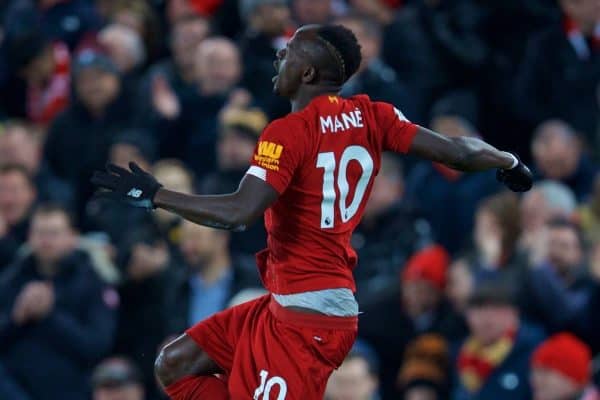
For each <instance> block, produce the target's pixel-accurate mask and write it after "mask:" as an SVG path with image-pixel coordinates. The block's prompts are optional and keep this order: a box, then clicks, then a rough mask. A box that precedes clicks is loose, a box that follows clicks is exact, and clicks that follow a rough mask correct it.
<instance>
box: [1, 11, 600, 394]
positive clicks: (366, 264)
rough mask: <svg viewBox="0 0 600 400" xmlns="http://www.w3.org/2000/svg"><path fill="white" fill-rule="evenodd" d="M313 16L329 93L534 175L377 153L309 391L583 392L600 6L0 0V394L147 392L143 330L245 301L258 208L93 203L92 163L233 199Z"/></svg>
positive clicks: (590, 314) (594, 222)
mask: <svg viewBox="0 0 600 400" xmlns="http://www.w3.org/2000/svg"><path fill="white" fill-rule="evenodd" d="M329 22H335V23H340V24H344V25H346V26H348V27H349V28H351V29H352V30H353V31H354V32H355V34H356V35H357V37H358V39H359V41H360V44H361V45H362V52H363V63H362V65H361V67H360V71H359V72H358V74H357V75H356V76H355V77H353V78H352V79H351V80H350V81H349V82H348V83H347V84H346V85H345V86H344V88H343V95H344V96H351V95H353V94H356V93H367V94H368V95H370V96H371V98H372V99H375V100H380V101H387V102H391V103H393V104H394V105H395V106H396V107H398V108H399V109H401V110H402V111H403V113H404V114H405V115H406V116H407V117H408V118H409V119H411V120H412V121H413V122H416V123H419V124H421V125H423V126H427V127H430V128H432V129H434V130H437V131H440V132H442V133H444V134H446V135H452V136H458V135H467V136H478V137H481V138H483V139H485V140H487V141H489V142H491V143H492V144H494V145H496V146H499V147H501V148H502V149H503V150H508V151H513V152H517V153H518V154H519V155H520V156H521V158H523V159H524V160H525V161H526V162H528V163H530V165H531V166H532V167H533V169H534V171H535V176H536V183H535V185H534V188H533V189H532V190H531V191H530V192H528V193H525V194H524V195H522V196H517V195H515V194H512V193H507V192H505V191H503V190H502V187H501V186H500V185H499V184H498V183H496V181H495V176H494V172H493V171H491V172H484V173H477V174H469V175H466V174H462V173H460V172H457V171H454V170H451V169H448V168H447V167H445V166H442V165H438V164H434V163H430V162H424V161H419V160H414V159H411V158H410V157H403V158H401V159H400V158H398V157H396V156H394V155H391V154H386V155H384V159H383V164H382V169H381V173H380V174H379V176H378V177H377V178H376V181H375V185H374V190H373V195H372V197H371V199H370V201H369V203H368V206H367V210H366V212H365V217H364V220H363V222H362V224H361V225H360V226H359V228H358V229H357V230H356V232H355V234H354V236H353V238H352V244H353V245H354V246H355V248H356V249H357V251H358V253H359V264H358V266H357V268H356V269H355V277H356V280H357V285H358V291H357V297H358V300H359V303H360V308H361V310H362V311H363V312H364V313H363V314H362V315H361V317H360V331H359V337H360V339H359V341H358V342H357V344H356V345H355V347H354V349H353V351H352V353H351V354H350V355H349V356H348V359H347V360H346V361H345V362H344V364H343V365H342V367H341V368H340V369H339V370H338V371H336V372H335V373H334V375H333V376H332V378H331V380H330V382H329V385H328V388H327V393H326V399H328V400H391V399H409V400H439V399H452V400H471V399H473V400H476V399H477V400H479V399H481V400H505V399H511V400H527V399H536V400H598V399H600V395H599V394H598V392H597V391H596V389H595V387H594V383H593V382H594V380H595V372H596V371H597V368H595V367H594V365H595V364H594V361H593V360H594V356H595V355H596V354H597V353H598V351H600V316H599V315H597V314H596V311H595V310H600V175H598V171H599V165H600V164H599V163H598V162H599V161H600V140H599V139H600V106H599V104H600V86H599V85H600V0H95V1H94V0H4V1H1V2H0V24H1V26H0V399H2V400H79V399H94V400H159V399H164V396H163V395H162V394H161V391H160V390H159V389H158V387H157V385H156V384H155V381H154V378H153V373H152V369H153V361H154V358H155V355H156V353H157V350H158V348H159V347H160V345H161V344H162V343H164V342H165V341H166V340H169V338H172V337H174V335H177V334H179V333H181V332H182V331H183V330H184V329H185V328H186V327H188V326H190V325H192V324H194V323H196V322H198V321H201V320H202V319H204V318H206V317H208V316H210V315H211V314H213V313H215V312H217V311H219V310H222V309H224V308H226V307H228V306H230V305H231V304H238V303H240V302H243V301H246V300H248V299H251V298H254V297H256V296H259V295H261V294H262V293H263V291H262V289H261V285H260V282H259V279H258V275H257V272H256V270H255V262H254V258H253V254H254V253H255V252H256V251H257V250H260V249H261V248H262V247H263V246H265V232H264V227H263V226H262V224H257V225H256V226H253V227H252V228H251V229H250V230H249V231H248V232H244V233H228V232H224V231H217V230H213V229H210V228H205V227H201V226H196V225H193V224H191V223H187V222H182V221H181V220H180V219H178V218H177V217H175V216H173V215H171V214H168V213H166V212H163V211H157V212H155V213H147V212H145V211H140V210H137V209H133V208H128V207H126V206H122V205H120V204H114V203H106V202H104V201H102V200H94V199H92V195H93V188H92V187H91V185H90V184H89V177H90V175H91V173H92V171H93V170H94V169H98V168H102V167H103V166H104V164H105V163H106V162H107V161H111V162H113V163H116V164H119V165H126V164H127V163H128V162H129V161H136V162H137V163H138V164H139V165H141V166H142V167H143V168H145V169H148V170H151V171H152V172H153V173H154V174H155V175H156V176H157V178H158V180H159V181H161V182H162V183H163V184H164V185H165V186H166V187H167V188H169V189H173V190H178V191H183V192H195V193H226V192H229V191H233V190H235V188H236V187H237V184H238V182H239V180H240V178H241V177H242V176H243V174H244V172H245V170H246V169H247V167H248V161H249V159H250V157H251V155H252V153H253V149H254V145H255V143H256V140H257V138H258V136H259V134H260V132H261V130H262V129H263V128H264V126H265V125H266V124H267V123H268V122H269V121H271V120H273V119H274V118H278V117H281V116H283V115H285V114H286V113H287V112H289V105H288V103H287V102H286V101H285V100H283V99H280V98H277V97H275V96H274V95H273V94H272V92H271V88H272V84H271V77H272V76H273V75H274V74H275V72H274V69H273V66H272V62H273V60H274V54H275V52H276V50H277V49H279V48H281V47H283V46H285V43H286V41H287V40H288V39H289V38H290V36H291V35H292V34H293V32H294V30H295V28H296V27H298V26H300V25H302V24H308V23H329ZM323 267H324V268H326V266H323Z"/></svg>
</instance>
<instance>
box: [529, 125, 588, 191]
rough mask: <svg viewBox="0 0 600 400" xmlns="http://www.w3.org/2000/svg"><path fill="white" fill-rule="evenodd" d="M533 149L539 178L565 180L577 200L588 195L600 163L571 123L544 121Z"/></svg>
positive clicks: (538, 129)
mask: <svg viewBox="0 0 600 400" xmlns="http://www.w3.org/2000/svg"><path fill="white" fill-rule="evenodd" d="M531 150H532V153H533V159H534V161H535V169H534V171H533V172H534V177H535V178H536V179H537V180H543V179H551V180H554V181H559V182H562V183H564V184H565V185H566V186H568V187H569V188H570V189H571V190H572V191H573V192H574V193H575V195H576V196H577V200H579V201H583V200H586V199H587V197H588V196H589V195H590V193H591V192H592V186H593V184H594V179H595V177H596V173H597V172H598V167H597V166H596V165H595V164H594V163H593V162H592V160H591V159H590V157H589V155H588V154H586V153H585V152H584V149H583V145H582V143H581V140H580V138H579V137H578V136H577V134H576V132H575V131H574V130H573V128H571V126H569V124H567V123H565V122H563V121H560V120H548V121H545V122H543V123H542V124H541V125H540V126H539V127H538V128H537V129H536V131H535V133H534V136H533V142H532V145H531Z"/></svg>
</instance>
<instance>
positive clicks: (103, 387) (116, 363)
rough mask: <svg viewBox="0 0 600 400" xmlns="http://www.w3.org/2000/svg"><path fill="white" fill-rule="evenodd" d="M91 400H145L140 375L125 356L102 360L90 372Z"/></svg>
mask: <svg viewBox="0 0 600 400" xmlns="http://www.w3.org/2000/svg"><path fill="white" fill-rule="evenodd" d="M92 389H93V394H92V399H93V400H146V399H147V397H146V396H145V391H144V386H143V385H142V375H141V373H140V371H139V369H138V368H137V366H136V365H135V364H133V363H132V362H131V361H129V360H128V359H126V358H122V357H112V358H108V359H106V360H104V361H102V362H101V363H100V364H98V366H96V368H95V369H94V372H93V374H92Z"/></svg>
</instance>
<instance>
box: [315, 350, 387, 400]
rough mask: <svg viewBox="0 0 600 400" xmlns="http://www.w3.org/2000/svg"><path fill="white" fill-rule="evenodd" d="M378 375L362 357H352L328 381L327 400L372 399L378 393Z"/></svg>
mask: <svg viewBox="0 0 600 400" xmlns="http://www.w3.org/2000/svg"><path fill="white" fill-rule="evenodd" d="M377 386H378V382H377V377H376V376H374V375H373V374H371V373H370V372H369V365H368V363H367V361H366V360H365V359H364V358H362V357H350V358H348V359H346V361H344V362H343V363H342V365H341V366H340V367H339V368H338V369H337V370H335V371H333V373H332V374H331V377H330V378H329V381H328V382H327V389H326V390H325V399H326V400H371V399H373V398H374V397H375V394H376V393H377Z"/></svg>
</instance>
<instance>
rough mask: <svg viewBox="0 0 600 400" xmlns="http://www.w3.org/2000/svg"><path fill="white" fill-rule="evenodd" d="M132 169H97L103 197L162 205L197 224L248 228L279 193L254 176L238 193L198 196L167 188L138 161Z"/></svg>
mask: <svg viewBox="0 0 600 400" xmlns="http://www.w3.org/2000/svg"><path fill="white" fill-rule="evenodd" d="M129 168H130V169H129V170H128V169H125V168H121V167H119V166H116V165H113V164H109V165H107V167H106V171H97V172H95V173H94V176H93V177H92V183H93V184H94V185H96V186H98V187H100V188H102V189H105V190H106V191H104V192H101V193H100V194H99V196H101V197H108V198H111V199H114V200H119V201H122V202H125V203H127V204H129V205H132V206H134V207H140V208H145V209H148V210H151V209H154V208H156V207H160V208H163V209H165V210H168V211H171V212H174V213H176V214H178V215H180V216H181V217H183V218H185V219H187V220H189V221H192V222H195V223H197V224H201V225H206V226H211V227H215V228H220V229H228V230H236V231H241V230H244V229H246V227H248V226H249V225H251V224H252V223H253V222H254V221H255V220H256V219H258V218H259V217H260V216H262V214H263V213H264V211H265V210H266V209H267V208H268V207H269V206H270V205H271V203H273V202H274V201H275V200H276V199H277V196H278V193H277V191H276V190H275V189H273V188H272V187H271V186H270V185H269V184H268V183H266V182H264V181H263V180H261V179H259V178H256V177H254V176H251V175H247V176H245V177H244V179H242V182H241V183H240V186H239V188H238V190H237V191H236V192H234V193H230V194H225V195H208V196H197V195H190V194H184V193H178V192H173V191H171V190H167V189H164V188H163V187H162V185H161V184H160V183H159V182H158V181H157V180H156V179H155V178H154V177H153V176H152V175H150V174H149V173H148V172H146V171H144V170H142V169H141V168H140V167H139V166H138V165H137V164H135V163H130V164H129Z"/></svg>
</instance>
